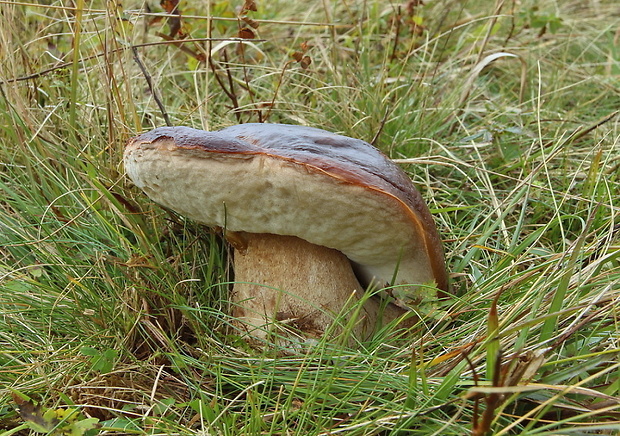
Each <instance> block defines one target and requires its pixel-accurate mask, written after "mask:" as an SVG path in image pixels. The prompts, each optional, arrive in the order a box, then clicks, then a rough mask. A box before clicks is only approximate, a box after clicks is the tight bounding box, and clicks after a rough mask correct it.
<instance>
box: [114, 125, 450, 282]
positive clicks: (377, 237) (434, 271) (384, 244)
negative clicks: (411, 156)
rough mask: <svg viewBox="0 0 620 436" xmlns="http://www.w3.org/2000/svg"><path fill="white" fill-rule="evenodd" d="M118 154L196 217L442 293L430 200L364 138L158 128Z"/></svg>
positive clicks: (273, 128) (260, 129)
mask: <svg viewBox="0 0 620 436" xmlns="http://www.w3.org/2000/svg"><path fill="white" fill-rule="evenodd" d="M124 161H125V167H126V170H127V174H128V175H129V177H130V178H131V179H132V180H133V182H134V183H135V184H136V185H137V186H138V187H140V188H141V189H143V190H144V191H145V193H146V194H147V195H148V196H149V197H150V198H152V199H153V200H154V201H156V202H157V203H160V204H161V205H163V206H165V207H168V208H170V209H173V210H175V211H177V212H179V213H181V214H182V215H185V216H187V217H189V218H192V219H194V220H196V221H199V222H201V223H204V224H206V225H209V226H220V227H224V228H226V229H227V230H228V231H243V232H249V233H268V234H278V235H289V236H297V237H299V238H301V239H304V240H306V241H308V242H311V243H313V244H316V245H319V246H325V247H329V248H332V249H336V250H339V251H341V252H342V253H344V254H345V255H346V256H347V257H348V258H349V259H350V260H351V261H352V262H354V264H355V265H357V270H358V271H359V272H361V273H362V275H363V276H364V277H365V278H366V280H367V281H368V280H373V281H374V283H375V284H377V285H380V286H382V285H384V284H387V283H392V282H393V283H394V284H397V285H398V284H413V285H416V284H428V283H431V282H434V283H435V285H436V286H437V287H438V288H439V289H441V290H443V291H447V288H448V282H447V275H446V270H445V264H444V258H443V250H442V246H441V241H440V239H439V236H438V234H437V230H436V228H435V224H434V222H433V218H432V216H431V214H430V212H429V210H428V208H427V206H426V204H425V203H424V201H423V199H422V197H421V195H420V193H419V192H418V191H417V190H416V188H415V187H414V186H413V184H412V182H411V180H410V179H409V177H408V176H407V175H406V174H405V173H404V172H403V171H402V170H401V169H400V168H399V167H398V166H396V165H395V164H394V163H393V162H391V161H390V160H389V159H388V158H387V157H386V156H385V155H383V154H382V153H381V152H380V151H378V150H377V149H376V148H374V147H373V146H372V145H370V144H368V143H367V142H364V141H361V140H358V139H353V138H349V137H346V136H341V135H337V134H334V133H330V132H327V131H324V130H321V129H316V128H311V127H304V126H293V125H284V124H242V125H237V126H233V127H229V128H226V129H224V130H220V131H217V132H206V131H202V130H196V129H192V128H188V127H161V128H157V129H155V130H152V131H150V132H147V133H144V134H142V135H139V136H137V137H135V138H133V139H131V140H130V141H129V143H128V144H127V147H126V150H125V155H124Z"/></svg>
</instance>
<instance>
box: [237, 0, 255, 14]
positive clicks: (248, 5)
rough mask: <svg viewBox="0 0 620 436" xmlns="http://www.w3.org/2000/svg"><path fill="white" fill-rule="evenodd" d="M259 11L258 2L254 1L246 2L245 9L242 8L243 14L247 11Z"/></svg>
mask: <svg viewBox="0 0 620 436" xmlns="http://www.w3.org/2000/svg"><path fill="white" fill-rule="evenodd" d="M257 10H258V9H257V7H256V2H255V1H254V0H245V3H243V7H242V8H241V13H242V14H243V13H244V12H247V11H253V12H256V11H257Z"/></svg>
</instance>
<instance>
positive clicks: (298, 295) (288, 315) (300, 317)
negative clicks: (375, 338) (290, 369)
mask: <svg viewBox="0 0 620 436" xmlns="http://www.w3.org/2000/svg"><path fill="white" fill-rule="evenodd" d="M227 237H228V239H229V241H231V242H232V244H233V246H234V247H235V248H236V250H235V255H234V264H235V285H234V288H233V296H232V301H233V305H234V309H233V315H234V316H235V318H236V319H238V320H239V325H240V326H241V327H242V328H243V329H245V330H246V331H247V333H248V334H249V335H250V336H253V337H256V338H265V337H266V336H267V335H268V334H269V333H270V332H273V333H277V334H279V335H282V336H286V337H290V336H291V334H293V335H297V336H301V337H302V338H315V337H320V336H321V335H322V334H323V333H324V332H325V331H326V330H328V329H329V327H330V325H331V324H332V323H333V322H334V319H335V318H336V317H338V316H339V315H341V314H342V312H343V310H344V309H346V308H347V307H352V306H353V303H355V302H356V301H357V300H358V299H359V298H361V297H362V296H363V294H364V289H363V287H362V286H361V285H360V284H359V282H358V280H357V278H356V277H355V274H354V273H353V270H352V268H351V264H350V261H349V259H348V258H347V257H346V256H345V255H344V254H342V253H341V252H339V251H337V250H333V249H331V248H326V247H321V246H318V245H315V244H311V243H309V242H307V241H304V240H303V239H300V238H297V237H294V236H280V235H272V234H252V233H234V234H232V235H228V236H227ZM356 312H357V311H356V310H353V309H352V310H351V311H350V312H349V314H348V315H349V316H350V315H352V314H354V313H356ZM404 313H405V311H404V310H403V309H401V308H400V307H397V306H395V305H393V304H388V305H387V307H386V308H385V309H384V310H382V309H381V307H380V302H379V300H378V299H377V298H369V299H367V300H366V302H365V303H364V305H363V307H362V308H361V310H360V311H359V316H358V318H357V320H356V321H355V324H354V327H353V329H352V330H353V333H354V335H355V336H357V337H358V338H366V337H367V336H369V335H370V334H372V332H373V331H374V329H375V327H376V324H377V322H378V321H382V322H389V321H391V320H393V319H395V318H397V317H399V316H401V315H403V314H404ZM339 319H340V320H341V321H342V323H343V324H345V323H346V322H345V320H347V321H348V319H349V318H347V317H346V315H345V318H339ZM338 331H341V328H340V327H338V328H337V329H335V330H334V332H338Z"/></svg>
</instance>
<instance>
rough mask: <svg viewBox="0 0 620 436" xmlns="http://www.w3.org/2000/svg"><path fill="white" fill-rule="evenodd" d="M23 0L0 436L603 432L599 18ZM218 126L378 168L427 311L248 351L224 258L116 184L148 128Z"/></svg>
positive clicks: (603, 36)
mask: <svg viewBox="0 0 620 436" xmlns="http://www.w3.org/2000/svg"><path fill="white" fill-rule="evenodd" d="M45 3H46V4H39V3H35V2H28V1H20V2H18V1H13V0H0V435H9V434H17V432H20V431H25V430H26V429H31V430H33V429H34V430H36V429H40V427H36V425H37V423H39V424H40V423H41V422H43V423H44V424H45V425H46V426H47V427H44V429H45V431H47V432H48V433H49V434H62V431H68V430H69V429H70V430H71V431H75V432H78V433H77V434H96V433H98V432H102V433H103V432H107V433H108V434H113V433H116V434H218V435H238V434H299V435H327V434H351V435H381V434H414V435H415V434H419V435H432V434H438V435H439V434H441V435H450V434H454V435H463V434H472V435H485V434H494V435H510V434H519V435H537V436H538V435H558V434H617V432H618V431H619V430H620V424H619V420H618V416H619V413H620V401H619V398H620V383H619V382H618V380H620V367H619V365H618V363H617V362H618V355H619V351H620V345H619V343H618V338H619V337H620V335H619V331H620V330H619V326H618V298H619V297H620V292H619V291H620V259H619V257H620V245H619V238H618V232H619V229H620V227H619V224H618V221H619V218H618V214H619V212H620V205H618V200H617V198H618V195H617V194H618V192H620V182H619V180H618V178H619V168H620V159H619V156H620V149H619V148H620V129H619V126H620V121H619V120H620V115H619V113H618V108H619V107H620V104H619V103H620V91H619V87H618V71H620V57H619V54H618V49H617V47H618V44H617V42H618V35H617V32H616V30H617V28H618V17H617V14H615V13H616V8H617V6H616V4H615V2H614V1H612V0H601V1H596V2H595V1H586V2H583V1H582V2H577V1H565V2H559V3H558V2H556V3H553V4H548V3H544V2H540V1H536V0H530V1H524V2H503V1H497V2H495V3H494V4H491V3H484V2H474V1H465V2H455V1H452V0H437V1H434V2H425V3H426V4H421V3H420V4H418V2H414V1H412V2H403V3H402V4H398V3H386V2H382V1H379V0H371V1H366V2H331V3H330V2H325V1H321V2H312V1H311V2H305V3H303V4H301V3H296V2H285V1H270V2H264V1H260V0H258V1H256V2H255V3H256V7H257V8H256V9H257V10H256V11H253V10H252V9H253V8H251V7H250V6H251V4H252V2H250V1H245V2H242V1H241V0H240V1H239V2H238V4H231V3H230V2H223V1H222V2H209V1H203V0H187V1H185V2H180V3H179V10H178V11H177V12H178V13H171V12H173V11H172V10H168V11H165V10H164V9H161V6H159V5H158V4H156V3H157V2H150V4H149V5H148V6H149V7H147V4H146V3H143V2H123V3H122V4H121V3H120V2H104V1H92V2H83V1H78V2H75V4H73V3H72V4H69V3H67V2H60V1H49V2H45ZM171 3H172V2H169V3H165V4H164V6H165V5H166V4H171ZM244 5H245V7H244ZM179 14H180V15H179ZM179 26H180V27H179ZM253 26H256V27H253ZM248 32H251V33H252V34H253V35H254V38H253V39H248V38H246V39H243V40H239V39H235V38H237V37H238V36H246V37H247V36H249V33H248ZM239 122H284V123H293V124H305V125H311V126H316V127H322V128H325V129H328V130H332V131H336V132H339V133H343V134H346V135H349V136H354V137H358V138H362V139H364V140H367V141H369V142H372V143H373V144H375V145H376V146H377V147H379V148H381V149H382V150H383V151H385V152H386V153H387V154H388V155H390V156H391V157H392V158H394V159H395V160H396V161H397V162H400V163H401V164H402V165H403V168H404V169H405V170H406V171H408V172H409V174H410V175H411V177H412V179H413V180H414V182H415V183H416V184H417V185H418V187H419V188H420V190H421V191H422V193H423V195H424V197H425V198H426V199H427V201H428V203H429V205H430V207H431V209H432V211H433V212H434V216H435V219H436V222H437V224H438V227H439V229H440V232H441V234H442V236H443V239H444V243H445V248H446V257H447V260H448V265H449V269H450V272H451V274H452V287H453V291H454V297H453V299H451V300H450V301H449V302H446V303H445V304H444V305H442V306H439V307H437V308H436V309H435V310H432V311H430V310H422V309H421V310H420V314H421V319H420V321H419V322H418V323H417V324H416V325H415V326H413V327H412V328H410V329H408V330H406V331H402V330H398V329H397V328H396V327H395V326H393V325H389V326H385V327H384V328H382V329H381V330H380V331H378V332H377V333H376V335H375V336H374V337H373V338H370V339H369V340H367V341H362V342H358V343H357V344H356V346H355V347H351V346H348V344H349V341H348V338H346V336H344V337H340V338H336V340H333V341H330V340H322V341H319V342H318V343H317V344H316V345H315V346H313V347H310V348H309V349H307V350H305V351H304V352H300V353H298V354H294V355H284V356H282V355H278V354H277V353H276V352H275V351H274V349H273V348H272V347H265V349H263V350H256V349H251V348H249V347H248V346H247V344H246V343H245V342H243V341H242V340H241V339H240V337H239V335H238V334H237V332H236V331H235V329H234V328H233V326H232V323H231V318H230V316H229V312H230V310H229V309H230V308H229V307H228V298H227V297H228V290H229V287H230V286H229V285H230V282H231V280H233V279H234V277H233V276H232V275H231V272H230V268H229V263H228V254H229V253H228V248H227V247H226V245H225V244H224V243H223V242H222V241H221V239H220V238H219V236H218V235H216V234H213V233H212V232H210V231H209V230H208V229H205V228H203V227H201V226H199V225H197V224H196V223H193V222H190V221H187V220H185V219H183V218H182V217H179V216H177V215H175V214H172V213H171V212H169V211H165V210H162V209H161V208H159V207H158V206H157V205H155V204H153V203H151V202H150V201H149V200H148V199H147V198H146V197H145V196H144V195H142V194H141V193H140V192H139V191H138V190H137V189H136V188H135V187H133V186H132V185H131V184H130V183H129V182H128V180H127V179H126V178H125V177H124V174H123V168H122V164H121V157H122V151H123V147H124V143H125V141H126V140H127V139H128V138H129V137H131V136H133V135H135V134H137V133H139V132H141V131H144V130H148V129H151V128H153V127H155V126H160V125H164V124H166V123H172V124H176V125H188V126H193V127H197V128H204V129H218V128H220V127H224V126H227V125H231V124H235V123H239ZM354 309H355V308H353V310H354ZM344 330H345V334H346V331H347V329H346V328H345V329H344ZM19 403H21V406H22V407H21V409H22V410H18V406H19ZM24 409H25V410H30V413H25V412H24ZM69 411H71V414H73V415H71V414H69ZM20 412H21V413H20ZM46 413H47V414H48V415H46V416H48V418H49V417H52V418H53V419H51V418H49V419H47V418H44V415H45V414H46ZM62 416H69V417H70V416H73V418H70V419H69V418H67V419H66V420H64V421H63V420H62V419H59V418H58V417H62ZM80 423H81V424H80ZM50 425H51V426H52V427H53V428H52V427H49V426H50ZM63 426H64V427H63ZM79 432H82V433H79ZM24 434H25V433H24ZM74 434H75V433H74Z"/></svg>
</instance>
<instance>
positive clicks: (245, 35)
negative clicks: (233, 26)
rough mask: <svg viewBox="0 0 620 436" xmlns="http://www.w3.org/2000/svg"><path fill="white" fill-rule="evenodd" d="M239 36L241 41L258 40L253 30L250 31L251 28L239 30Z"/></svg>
mask: <svg viewBox="0 0 620 436" xmlns="http://www.w3.org/2000/svg"><path fill="white" fill-rule="evenodd" d="M237 36H238V37H239V38H241V39H254V38H256V35H254V31H253V30H252V29H250V28H249V27H243V28H241V29H239V33H238V34H237Z"/></svg>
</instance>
